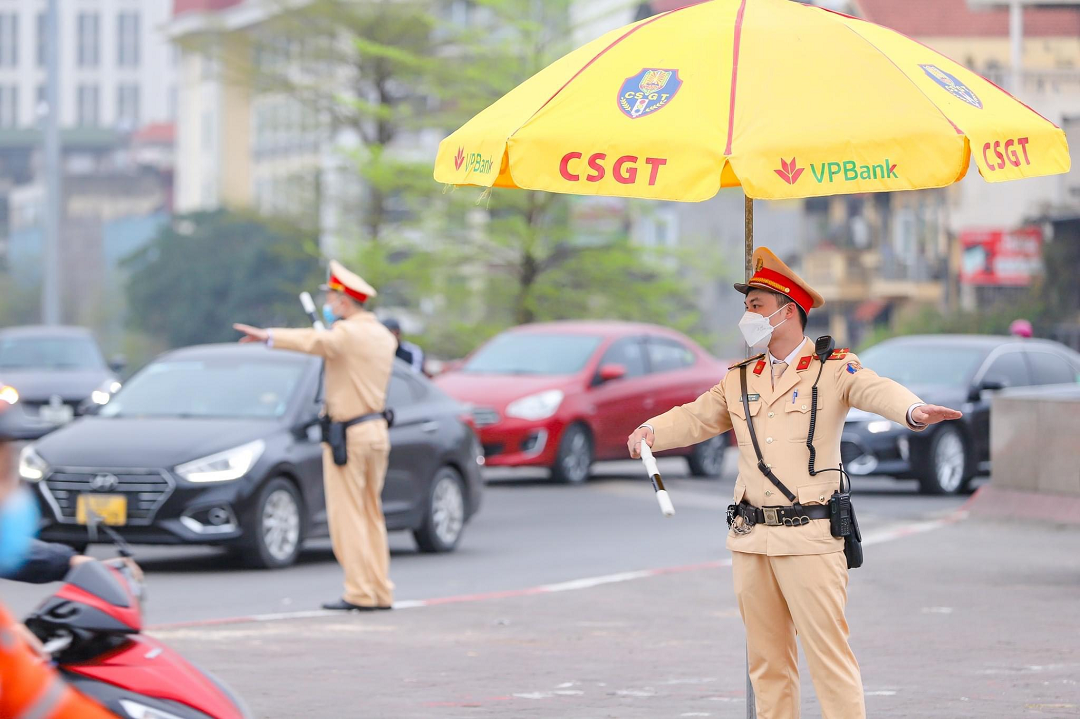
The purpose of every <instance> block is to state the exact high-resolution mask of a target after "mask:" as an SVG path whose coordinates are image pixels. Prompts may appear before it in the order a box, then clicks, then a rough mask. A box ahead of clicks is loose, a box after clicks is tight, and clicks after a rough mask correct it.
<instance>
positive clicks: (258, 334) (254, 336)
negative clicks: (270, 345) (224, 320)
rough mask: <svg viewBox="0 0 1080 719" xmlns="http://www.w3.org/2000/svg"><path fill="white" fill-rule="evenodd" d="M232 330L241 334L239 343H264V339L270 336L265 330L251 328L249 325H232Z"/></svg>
mask: <svg viewBox="0 0 1080 719" xmlns="http://www.w3.org/2000/svg"><path fill="white" fill-rule="evenodd" d="M233 329H234V330H236V331H237V332H243V333H244V336H243V337H241V338H240V342H241V343H242V344H243V343H247V342H266V339H267V338H268V337H269V336H270V333H269V332H267V331H266V330H263V329H259V328H258V327H252V326H251V325H241V324H235V325H233Z"/></svg>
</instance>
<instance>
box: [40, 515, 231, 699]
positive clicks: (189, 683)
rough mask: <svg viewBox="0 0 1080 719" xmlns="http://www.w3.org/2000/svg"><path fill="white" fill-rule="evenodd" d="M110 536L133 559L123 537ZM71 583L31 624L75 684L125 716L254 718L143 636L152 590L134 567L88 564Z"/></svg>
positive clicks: (197, 671)
mask: <svg viewBox="0 0 1080 719" xmlns="http://www.w3.org/2000/svg"><path fill="white" fill-rule="evenodd" d="M106 531H108V529H107V528H106ZM110 536H112V539H113V541H114V542H116V543H117V546H118V549H119V551H120V555H121V556H122V557H130V556H131V551H130V549H129V548H128V547H127V545H126V544H124V542H123V539H121V538H120V537H119V536H118V535H115V534H114V533H110ZM64 582H65V583H64V585H63V586H62V587H60V590H59V591H57V592H56V594H54V595H52V596H51V597H49V598H48V599H46V600H45V602H43V603H42V605H41V606H40V607H38V609H37V610H35V611H34V613H33V614H31V615H30V616H29V617H27V619H26V626H27V627H28V628H29V629H30V631H31V632H33V633H34V635H35V636H37V638H38V639H40V640H41V642H42V644H44V646H45V651H46V652H47V653H48V654H49V655H50V656H52V658H53V661H54V662H55V664H56V668H57V669H58V670H59V672H60V673H61V675H62V676H63V678H64V680H65V681H67V682H68V683H69V684H70V685H71V686H72V687H74V688H75V689H77V690H78V691H80V692H82V693H83V694H85V695H86V696H88V697H91V698H92V699H94V700H96V701H97V702H99V703H100V704H101V705H102V706H104V707H105V708H107V709H108V710H109V711H111V712H113V713H114V714H116V715H117V716H118V717H123V718H124V719H248V717H250V716H251V715H250V714H249V712H248V711H247V709H246V707H245V706H244V704H243V702H242V701H241V700H240V698H239V697H237V696H236V695H235V694H234V693H233V692H232V691H231V690H229V688H228V687H226V686H225V685H224V684H222V683H221V682H220V681H218V680H217V679H215V678H214V677H212V676H211V675H210V674H207V673H206V672H204V671H202V670H201V669H199V668H198V667H196V666H195V665H193V664H192V663H191V662H189V661H187V660H185V659H184V658H183V657H181V656H180V655H179V654H177V653H176V652H175V651H173V650H172V649H170V648H169V647H167V646H165V645H164V644H162V643H161V642H158V641H157V640H155V639H151V638H150V637H148V636H145V635H143V634H142V633H141V632H142V599H143V597H144V595H145V588H144V586H143V582H142V580H141V578H140V577H138V576H136V573H135V572H134V571H133V570H132V569H131V567H130V566H129V565H127V564H119V565H112V564H103V563H100V562H86V563H85V564H80V565H79V566H77V567H75V568H74V569H73V570H71V572H70V573H69V574H68V575H67V577H65V579H64Z"/></svg>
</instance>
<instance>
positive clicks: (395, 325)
mask: <svg viewBox="0 0 1080 719" xmlns="http://www.w3.org/2000/svg"><path fill="white" fill-rule="evenodd" d="M383 324H384V325H386V329H388V330H390V333H391V334H392V335H394V339H396V340H397V343H398V346H397V351H396V354H397V358H398V359H399V360H401V361H402V362H404V363H405V364H407V365H409V367H410V368H412V371H413V372H416V373H417V374H424V350H422V349H420V348H419V347H417V346H416V345H414V344H413V343H412V342H409V341H407V340H403V339H401V323H400V322H398V321H397V320H395V319H394V318H392V317H391V318H389V319H386V320H383Z"/></svg>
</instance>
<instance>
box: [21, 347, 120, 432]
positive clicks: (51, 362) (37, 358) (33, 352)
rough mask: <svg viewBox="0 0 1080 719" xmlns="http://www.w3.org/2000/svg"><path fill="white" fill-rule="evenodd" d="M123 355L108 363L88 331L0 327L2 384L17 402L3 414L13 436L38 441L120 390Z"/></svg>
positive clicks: (99, 404)
mask: <svg viewBox="0 0 1080 719" xmlns="http://www.w3.org/2000/svg"><path fill="white" fill-rule="evenodd" d="M123 367H124V362H123V360H122V359H119V358H117V359H115V360H113V361H112V363H111V365H110V364H106V362H105V359H104V358H103V357H102V355H101V350H100V349H99V348H98V344H97V342H96V341H95V340H94V337H93V335H91V334H90V332H89V330H86V329H83V328H81V327H9V328H6V329H3V330H0V383H2V384H4V385H7V386H10V387H13V388H14V389H15V391H16V392H18V396H19V401H18V403H17V404H15V405H14V406H13V407H12V408H11V409H10V410H9V411H7V412H5V413H4V415H3V420H2V422H3V428H4V430H5V432H6V433H7V435H8V436H9V437H13V438H15V439H22V440H33V439H37V438H39V437H41V436H43V435H45V434H48V433H49V432H51V431H53V430H54V429H56V428H57V427H60V426H62V425H65V424H67V423H68V422H70V421H71V420H72V419H74V418H75V417H78V416H80V415H82V414H87V413H89V412H92V411H94V410H95V409H96V408H97V407H99V406H101V405H103V404H105V403H106V402H108V401H109V399H110V398H111V396H112V395H113V394H114V393H115V392H116V391H117V390H119V389H120V382H119V380H118V378H117V375H118V374H119V373H120V372H122V371H123Z"/></svg>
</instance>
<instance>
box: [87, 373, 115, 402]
mask: <svg viewBox="0 0 1080 719" xmlns="http://www.w3.org/2000/svg"><path fill="white" fill-rule="evenodd" d="M121 386H122V385H121V384H120V383H119V382H117V381H116V380H114V379H107V380H105V381H104V382H102V384H101V386H100V387H98V388H97V389H96V390H94V391H93V392H91V393H90V401H91V402H93V403H94V404H97V405H105V404H108V403H109V400H110V399H112V396H113V395H114V394H116V393H117V392H119V391H120V387H121Z"/></svg>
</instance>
